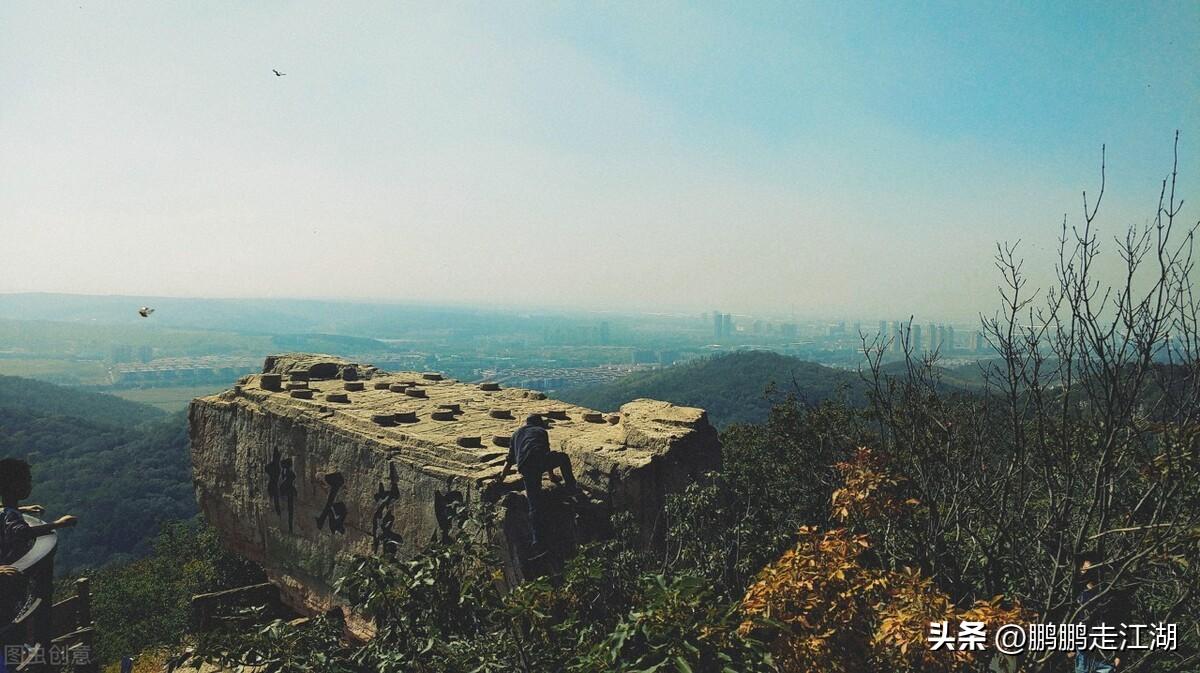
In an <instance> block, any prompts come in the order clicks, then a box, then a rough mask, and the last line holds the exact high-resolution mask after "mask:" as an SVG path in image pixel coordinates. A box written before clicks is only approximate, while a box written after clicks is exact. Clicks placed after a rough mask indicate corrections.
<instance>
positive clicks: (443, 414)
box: [430, 409, 454, 421]
mask: <svg viewBox="0 0 1200 673" xmlns="http://www.w3.org/2000/svg"><path fill="white" fill-rule="evenodd" d="M430 418H432V419H433V420H435V421H452V420H454V412H453V411H447V410H445V409H438V410H437V411H435V412H433V413H432V414H430Z"/></svg>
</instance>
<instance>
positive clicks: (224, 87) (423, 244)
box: [0, 0, 1200, 317]
mask: <svg viewBox="0 0 1200 673" xmlns="http://www.w3.org/2000/svg"><path fill="white" fill-rule="evenodd" d="M1041 4H1044V5H1045V6H1035V5H1032V4H1022V5H1018V4H1017V3H1013V2H1004V3H998V4H995V5H992V6H984V5H982V4H981V3H948V4H941V3H919V4H916V3H913V4H902V3H880V6H872V5H864V4H848V3H844V2H837V3H804V4H802V5H801V4H800V3H781V4H767V3H723V4H719V5H718V4H705V5H701V6H696V5H683V4H678V5H677V4H657V3H656V4H653V5H649V3H643V2H627V3H605V4H603V5H601V4H599V3H597V4H582V3H581V4H566V3H553V4H552V3H521V4H516V3H480V4H459V3H454V4H451V3H442V2H437V3H434V2H430V3H416V4H410V3H403V4H401V3H393V2H388V3H378V4H376V3H302V2H295V3H242V2H235V3H216V2H163V1H161V0H156V1H154V2H146V3H114V2H90V1H87V0H83V1H82V2H81V0H75V1H74V2H69V3H59V2H4V3H2V4H0V240H2V241H3V249H4V259H3V265H2V266H0V291H3V292H12V291H58V292H86V293H105V294H108V293H114V294H115V293H121V294H141V295H144V294H154V295H186V296H253V297H280V296H286V297H354V298H373V299H388V300H396V301H451V302H467V303H473V304H489V303H499V304H504V305H543V306H545V305H571V306H578V307H585V308H586V307H596V308H617V309H620V308H631V309H634V308H655V307H661V308H668V307H677V308H687V309H694V310H697V311H700V310H705V309H711V308H721V309H723V310H734V311H758V310H770V309H775V310H782V311H790V310H795V311H797V312H799V313H827V314H828V313H830V312H832V313H838V314H842V315H860V316H862V317H869V316H872V315H878V314H879V313H880V312H884V313H886V314H888V315H892V314H896V315H902V314H907V313H910V312H915V313H917V315H918V317H920V316H930V315H937V316H946V317H956V316H964V315H970V314H972V313H973V312H974V311H976V310H978V309H989V310H990V309H991V308H992V307H993V306H994V304H995V302H994V294H995V291H994V289H993V286H994V282H995V280H996V275H995V273H994V272H993V270H992V269H991V267H990V257H991V254H992V252H993V245H994V242H995V241H996V240H1000V239H1005V240H1013V239H1017V238H1022V239H1024V241H1025V250H1026V252H1027V253H1028V255H1029V257H1030V258H1031V259H1030V264H1031V266H1032V267H1035V268H1036V267H1039V266H1041V267H1043V268H1045V266H1044V264H1045V263H1046V260H1048V256H1047V255H1048V253H1049V248H1050V247H1051V246H1052V245H1053V244H1054V241H1055V238H1056V235H1057V227H1058V225H1059V224H1060V222H1061V218H1062V216H1063V214H1064V213H1069V214H1070V215H1071V216H1072V217H1073V218H1074V217H1075V216H1077V215H1078V212H1079V209H1080V190H1081V189H1084V188H1087V189H1089V190H1094V189H1095V187H1096V186H1097V183H1098V173H1099V170H1098V169H1099V157H1100V145H1101V143H1107V144H1108V189H1109V191H1108V194H1107V196H1106V206H1107V207H1106V208H1105V209H1104V211H1103V212H1104V216H1103V217H1102V225H1103V227H1104V229H1103V231H1104V232H1105V233H1106V234H1115V233H1117V232H1118V231H1119V230H1120V229H1121V228H1122V227H1123V226H1124V225H1126V224H1128V223H1130V222H1143V221H1145V220H1146V219H1147V218H1149V217H1151V216H1152V215H1153V213H1154V205H1155V199H1156V197H1157V193H1158V182H1159V181H1160V180H1161V179H1162V178H1163V176H1164V175H1165V174H1166V172H1167V171H1168V170H1169V167H1170V157H1171V140H1172V134H1173V132H1174V131H1175V130H1176V129H1180V130H1181V131H1182V133H1183V140H1182V142H1181V156H1182V160H1181V170H1182V171H1183V174H1184V179H1183V180H1182V182H1181V191H1183V193H1184V195H1185V196H1186V197H1188V198H1190V199H1192V200H1194V201H1193V202H1195V203H1197V205H1198V206H1200V123H1198V121H1200V68H1197V64H1198V63H1200V3H1196V2H1183V3H1130V2H1113V3H1091V2H1089V3H1079V4H1077V5H1074V6H1066V3H1041ZM272 68H278V69H279V70H280V71H282V72H285V73H287V75H286V76H285V77H275V76H274V75H272V73H271V70H272ZM1185 213H1187V214H1188V215H1189V216H1190V218H1191V220H1192V221H1195V220H1196V219H1198V218H1200V207H1191V208H1188V209H1186V210H1185ZM1110 249H1111V246H1110Z"/></svg>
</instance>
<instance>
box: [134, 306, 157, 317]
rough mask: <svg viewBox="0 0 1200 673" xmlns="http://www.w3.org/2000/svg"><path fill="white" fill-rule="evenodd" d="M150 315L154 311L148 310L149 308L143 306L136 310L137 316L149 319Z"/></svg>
mask: <svg viewBox="0 0 1200 673" xmlns="http://www.w3.org/2000/svg"><path fill="white" fill-rule="evenodd" d="M151 313H154V309H152V308H150V307H149V306H143V307H141V308H139V309H138V315H140V316H142V317H143V318H149V317H150V314H151Z"/></svg>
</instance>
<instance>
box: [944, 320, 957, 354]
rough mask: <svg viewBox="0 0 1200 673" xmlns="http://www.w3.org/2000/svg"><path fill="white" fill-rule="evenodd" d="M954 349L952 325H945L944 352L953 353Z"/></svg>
mask: <svg viewBox="0 0 1200 673" xmlns="http://www.w3.org/2000/svg"><path fill="white" fill-rule="evenodd" d="M954 349H955V345H954V327H953V326H952V325H946V349H945V350H946V352H948V353H950V352H953V351H954Z"/></svg>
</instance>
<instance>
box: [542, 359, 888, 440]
mask: <svg viewBox="0 0 1200 673" xmlns="http://www.w3.org/2000/svg"><path fill="white" fill-rule="evenodd" d="M771 384H774V385H775V389H776V390H777V391H778V393H779V394H780V395H782V394H786V393H795V394H797V395H798V396H800V397H801V399H803V400H804V401H806V402H809V403H813V404H815V403H818V402H820V401H822V400H824V399H827V398H829V397H832V396H834V395H836V394H838V392H839V391H844V392H845V394H846V396H847V399H848V401H850V402H851V403H852V404H862V403H864V402H865V401H866V398H865V394H864V384H863V382H862V380H861V379H860V378H859V375H858V373H857V372H851V371H844V370H840V369H832V368H830V367H825V366H823V365H819V364H815V363H812V362H805V361H804V360H799V359H796V358H793V357H788V356H786V355H780V354H778V353H771V352H767V351H747V352H742V353H730V354H728V355H718V356H714V357H711V358H704V359H701V360H696V361H693V362H689V363H686V364H682V365H675V366H674V367H667V368H665V369H658V370H654V371H650V372H640V373H636V374H631V375H629V376H627V377H625V378H623V379H620V380H619V381H615V382H613V383H609V384H605V385H600V386H592V387H588V388H580V389H578V390H569V391H563V392H562V393H560V394H558V395H557V396H558V397H561V398H562V399H563V400H565V401H568V402H572V403H575V404H581V405H583V406H586V407H591V408H593V409H600V410H604V411H611V410H615V409H616V408H618V407H620V406H621V405H622V404H624V403H625V402H628V401H629V400H632V399H635V398H639V397H649V398H652V399H656V400H665V401H667V402H673V403H675V404H682V405H686V406H692V407H701V408H704V409H707V410H708V413H709V418H710V420H711V421H712V423H713V424H714V425H716V426H717V427H724V426H726V425H729V424H730V423H742V422H747V423H759V422H762V421H764V420H766V418H767V413H768V412H769V411H770V409H771V406H772V404H774V403H775V401H778V396H776V397H775V398H768V397H767V396H766V395H765V392H766V390H767V388H768V386H770V385H771Z"/></svg>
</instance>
